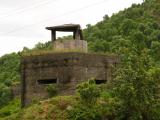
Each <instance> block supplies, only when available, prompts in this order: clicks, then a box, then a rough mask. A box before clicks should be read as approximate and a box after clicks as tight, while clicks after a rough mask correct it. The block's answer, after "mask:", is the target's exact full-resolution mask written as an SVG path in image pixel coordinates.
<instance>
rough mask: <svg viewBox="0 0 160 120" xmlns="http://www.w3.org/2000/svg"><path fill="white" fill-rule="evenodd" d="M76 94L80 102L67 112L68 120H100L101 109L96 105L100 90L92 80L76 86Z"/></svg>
mask: <svg viewBox="0 0 160 120" xmlns="http://www.w3.org/2000/svg"><path fill="white" fill-rule="evenodd" d="M77 92H78V94H79V95H80V101H79V102H78V103H77V104H75V105H74V106H73V108H71V110H69V112H68V114H69V119H70V120H100V119H101V116H102V115H101V110H100V109H101V108H100V106H99V105H98V104H97V99H98V98H99V97H100V89H99V88H98V87H97V86H96V84H95V82H94V80H93V79H92V80H89V81H87V82H84V83H81V84H79V85H78V86H77Z"/></svg>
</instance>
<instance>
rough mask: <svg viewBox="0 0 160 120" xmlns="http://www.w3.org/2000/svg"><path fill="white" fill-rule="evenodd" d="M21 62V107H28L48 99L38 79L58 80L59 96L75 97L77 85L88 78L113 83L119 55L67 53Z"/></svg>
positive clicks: (35, 57)
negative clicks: (113, 71)
mask: <svg viewBox="0 0 160 120" xmlns="http://www.w3.org/2000/svg"><path fill="white" fill-rule="evenodd" d="M21 62H22V63H21V70H22V75H21V76H22V106H25V105H27V104H29V103H31V102H32V101H33V100H34V99H35V98H36V99H40V100H41V99H45V98H47V97H48V93H47V91H46V90H45V85H43V84H39V82H38V81H39V80H43V81H45V80H46V81H47V80H55V79H56V80H57V81H56V83H55V84H57V85H58V86H59V89H58V92H59V94H62V95H64V94H74V93H75V88H76V85H77V84H78V83H80V82H82V81H85V80H87V79H89V78H95V79H96V80H98V81H101V80H103V81H104V80H105V81H110V80H111V71H112V65H115V64H117V63H118V62H119V60H118V57H117V56H107V55H99V54H90V53H74V52H73V53H72V52H70V53H68V52H67V53H52V54H46V55H40V56H30V57H23V58H22V61H21Z"/></svg>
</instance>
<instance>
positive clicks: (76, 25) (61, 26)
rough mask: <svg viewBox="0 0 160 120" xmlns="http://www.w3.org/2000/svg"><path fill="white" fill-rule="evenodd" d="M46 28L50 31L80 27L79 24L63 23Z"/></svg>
mask: <svg viewBox="0 0 160 120" xmlns="http://www.w3.org/2000/svg"><path fill="white" fill-rule="evenodd" d="M46 29H47V30H52V31H76V30H80V29H81V27H80V25H79V24H64V25H58V26H52V27H46Z"/></svg>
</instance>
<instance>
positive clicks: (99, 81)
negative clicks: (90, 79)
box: [95, 80, 106, 84]
mask: <svg viewBox="0 0 160 120" xmlns="http://www.w3.org/2000/svg"><path fill="white" fill-rule="evenodd" d="M95 83H96V84H105V83H106V80H95Z"/></svg>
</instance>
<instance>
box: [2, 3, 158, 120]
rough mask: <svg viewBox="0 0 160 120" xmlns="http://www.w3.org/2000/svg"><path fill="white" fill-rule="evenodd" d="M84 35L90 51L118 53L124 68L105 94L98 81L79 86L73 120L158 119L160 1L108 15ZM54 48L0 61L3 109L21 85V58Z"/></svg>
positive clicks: (43, 47)
mask: <svg viewBox="0 0 160 120" xmlns="http://www.w3.org/2000/svg"><path fill="white" fill-rule="evenodd" d="M83 33H84V38H85V40H87V41H88V43H89V50H90V51H91V52H103V53H106V54H107V53H115V54H118V55H119V56H120V58H121V65H119V68H117V70H116V71H115V74H114V75H113V81H112V82H111V83H108V85H107V86H103V90H102V89H101V92H99V90H100V89H99V88H98V87H97V86H96V85H95V84H94V82H87V83H82V84H81V85H79V86H78V93H79V97H80V99H78V100H77V103H76V104H74V105H73V108H72V109H71V110H70V112H69V114H70V119H75V120H76V119H77V120H78V119H106V118H107V119H109V120H117V119H118V120H124V119H125V120H159V119H160V91H159V90H160V89H159V86H160V1H159V0H146V1H145V2H144V3H143V4H141V5H140V4H138V5H136V4H133V5H132V7H130V8H128V9H125V10H124V11H120V12H119V13H117V14H113V15H112V16H111V17H108V16H107V15H105V16H104V18H103V20H102V21H100V22H98V23H97V24H96V25H90V24H88V25H87V28H86V29H84V30H83ZM51 49H52V44H51V42H47V43H45V44H42V43H38V44H37V45H36V46H35V48H33V49H28V48H24V49H23V51H22V52H20V53H19V54H16V53H12V54H8V55H4V56H2V57H1V58H0V106H3V105H5V104H7V103H8V102H9V101H10V100H11V99H12V97H11V92H10V86H11V85H13V84H14V83H15V82H17V81H19V78H20V77H19V65H20V56H21V55H22V54H23V53H32V52H33V51H36V52H37V51H39V50H51ZM67 104H68V103H67ZM62 106H63V105H62ZM74 106H76V107H74ZM36 107H38V105H37V106H36ZM62 108H64V107H62ZM65 108H66V109H67V107H65ZM26 111H27V110H26ZM61 112H62V113H63V112H64V111H61ZM37 114H38V113H37ZM66 114H67V113H66V111H65V115H66ZM30 116H32V115H30ZM27 117H28V116H27ZM27 117H26V118H27ZM32 117H33V116H32ZM63 119H64V118H63Z"/></svg>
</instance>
